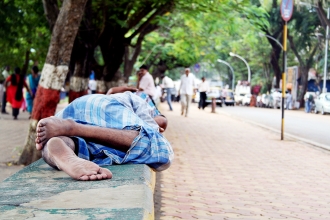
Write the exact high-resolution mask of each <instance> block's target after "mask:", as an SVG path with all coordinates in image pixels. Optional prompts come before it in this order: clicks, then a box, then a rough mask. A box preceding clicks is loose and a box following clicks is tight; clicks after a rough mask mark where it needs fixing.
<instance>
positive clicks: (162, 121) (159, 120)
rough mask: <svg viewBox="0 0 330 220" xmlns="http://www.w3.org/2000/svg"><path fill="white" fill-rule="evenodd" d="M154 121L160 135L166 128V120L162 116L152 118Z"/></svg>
mask: <svg viewBox="0 0 330 220" xmlns="http://www.w3.org/2000/svg"><path fill="white" fill-rule="evenodd" d="M154 120H155V121H156V123H157V124H158V126H159V131H160V132H161V133H162V132H164V131H165V130H166V128H167V119H166V118H165V116H164V115H157V116H156V117H154Z"/></svg>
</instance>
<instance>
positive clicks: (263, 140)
mask: <svg viewBox="0 0 330 220" xmlns="http://www.w3.org/2000/svg"><path fill="white" fill-rule="evenodd" d="M166 107H167V106H166V104H165V103H163V104H162V105H161V109H166ZM174 108H175V111H173V112H166V111H163V113H165V115H166V117H167V118H168V119H169V126H168V130H167V131H166V134H165V135H166V137H167V138H168V139H169V141H170V142H171V144H172V146H173V148H174V151H175V160H174V162H173V164H172V166H171V168H170V169H168V170H166V171H164V172H161V173H157V183H156V193H155V201H157V204H156V205H155V217H156V219H168V218H167V217H168V216H166V214H167V213H166V212H164V213H161V214H160V213H159V210H162V207H164V206H165V207H166V205H167V204H168V203H167V201H166V200H167V199H169V198H170V197H171V196H170V195H171V194H172V197H175V198H177V202H178V205H177V206H174V207H173V206H172V207H171V208H172V212H173V211H174V210H173V209H178V210H179V209H180V208H179V207H180V206H181V207H183V208H182V209H181V210H180V213H181V214H187V215H190V216H192V217H196V218H199V219H206V218H207V216H208V214H212V216H210V217H211V219H212V218H214V219H312V218H317V217H319V218H325V217H328V218H329V219H330V214H329V212H328V211H327V207H329V205H330V195H329V194H330V184H329V182H330V175H329V174H328V167H329V166H330V152H329V151H325V150H321V149H318V148H316V147H314V146H310V145H308V144H305V143H303V142H301V141H297V140H293V139H285V140H284V141H280V135H279V134H278V133H275V132H272V131H269V130H266V129H264V128H261V127H256V126H255V125H252V124H249V123H246V122H244V121H242V120H239V119H237V118H231V117H229V116H228V115H227V114H222V113H221V109H220V108H218V109H217V111H218V113H216V114H212V113H210V109H209V108H206V109H205V110H204V111H201V110H198V109H197V106H196V105H194V104H193V105H192V106H191V108H192V109H191V112H190V115H189V117H188V118H185V117H182V116H181V115H180V112H179V109H180V106H179V104H178V103H175V104H174ZM279 116H280V115H279ZM279 119H280V117H279ZM161 184H163V185H164V187H160V185H161ZM163 192H166V197H161V195H162V193H163ZM190 206H193V207H194V209H189V208H188V207H190ZM235 211H236V212H235ZM202 213H203V214H202ZM187 219H189V218H187Z"/></svg>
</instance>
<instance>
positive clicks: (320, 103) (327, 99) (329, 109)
mask: <svg viewBox="0 0 330 220" xmlns="http://www.w3.org/2000/svg"><path fill="white" fill-rule="evenodd" d="M318 112H321V114H322V115H324V114H325V113H330V93H329V92H328V93H322V94H321V95H319V96H318V97H317V98H315V109H314V113H315V114H317V113H318Z"/></svg>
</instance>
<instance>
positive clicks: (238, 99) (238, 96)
mask: <svg viewBox="0 0 330 220" xmlns="http://www.w3.org/2000/svg"><path fill="white" fill-rule="evenodd" d="M245 94H246V93H238V94H236V93H235V95H234V99H235V102H236V105H239V104H242V101H243V98H244V96H245Z"/></svg>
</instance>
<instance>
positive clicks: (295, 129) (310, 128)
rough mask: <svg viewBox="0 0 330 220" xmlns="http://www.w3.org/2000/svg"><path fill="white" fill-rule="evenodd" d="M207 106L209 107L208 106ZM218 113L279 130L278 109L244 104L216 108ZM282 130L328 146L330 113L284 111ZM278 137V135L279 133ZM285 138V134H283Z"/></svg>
mask: <svg viewBox="0 0 330 220" xmlns="http://www.w3.org/2000/svg"><path fill="white" fill-rule="evenodd" d="M208 108H209V107H208ZM217 112H218V113H225V114H228V115H230V116H233V117H236V118H241V119H244V120H248V121H251V122H255V123H258V124H261V125H263V126H266V127H269V128H272V129H275V130H277V131H279V132H280V131H281V117H282V115H281V114H282V113H281V110H280V109H268V108H254V107H245V106H235V107H229V106H228V107H227V106H225V107H223V108H220V107H218V108H217ZM284 116H285V117H284V118H285V123H284V132H285V134H288V135H294V136H296V137H299V138H302V139H307V140H310V141H312V142H315V143H320V144H322V145H325V146H328V147H329V148H330V138H329V127H330V115H321V114H314V113H309V114H307V113H305V112H304V111H302V110H288V111H285V113H284ZM279 138H280V135H279ZM284 138H285V136H284Z"/></svg>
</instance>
